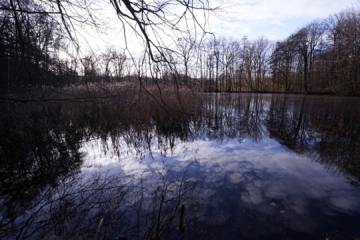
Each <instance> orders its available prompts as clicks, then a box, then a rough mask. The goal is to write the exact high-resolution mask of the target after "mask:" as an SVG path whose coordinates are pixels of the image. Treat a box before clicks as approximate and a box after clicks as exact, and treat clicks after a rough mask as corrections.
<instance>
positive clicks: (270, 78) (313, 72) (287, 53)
mask: <svg viewBox="0 0 360 240" xmlns="http://www.w3.org/2000/svg"><path fill="white" fill-rule="evenodd" d="M71 41H72V39H71V37H69V35H68V34H67V29H66V28H64V26H63V25H62V24H61V23H60V22H59V21H58V19H56V17H54V15H53V14H51V13H49V12H48V11H47V9H46V8H45V7H44V6H42V5H41V4H37V3H36V1H33V0H26V1H1V2H0V87H1V92H11V91H12V90H16V89H24V88H25V89H28V88H38V87H43V86H49V85H50V86H56V87H62V86H73V85H76V84H84V83H91V82H101V83H114V82H126V81H136V80H141V83H142V84H144V85H151V84H154V83H156V84H158V83H163V84H173V83H174V84H175V85H176V86H179V85H181V86H187V87H190V88H191V89H196V90H198V91H206V92H287V93H307V94H315V93H321V94H338V95H360V12H359V11H357V10H348V11H345V12H342V13H339V14H337V15H334V16H331V17H329V18H327V19H325V20H318V21H314V22H312V23H310V24H308V25H306V26H305V27H303V28H301V29H299V30H298V31H296V32H295V33H294V34H292V35H291V36H289V37H288V38H286V39H285V40H283V41H279V42H276V43H273V42H271V41H269V40H267V39H265V38H260V39H258V40H255V41H250V40H248V39H247V38H246V37H242V38H240V40H231V39H225V38H214V37H212V36H211V37H207V38H205V39H202V41H198V40H195V38H193V37H191V36H189V37H184V38H182V39H179V40H178V42H177V46H176V49H174V50H173V51H172V53H171V54H172V55H171V57H169V59H171V62H170V61H169V62H156V61H152V60H151V59H148V60H146V59H145V60H144V59H143V58H139V59H134V58H132V57H130V55H129V54H127V51H126V50H125V49H113V48H109V49H107V50H106V51H105V52H104V53H99V54H96V55H95V54H90V55H87V56H82V57H75V56H74V57H71V55H70V54H67V55H66V57H61V55H64V54H62V53H65V52H67V50H68V49H69V45H70V44H71Z"/></svg>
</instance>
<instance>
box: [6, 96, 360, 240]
mask: <svg viewBox="0 0 360 240" xmlns="http://www.w3.org/2000/svg"><path fill="white" fill-rule="evenodd" d="M129 101H130V100H128V99H126V98H125V99H124V98H122V99H120V98H113V99H109V100H104V101H96V102H93V101H92V102H81V103H71V102H62V103H42V104H39V103H28V104H13V103H2V104H1V109H2V113H1V115H0V136H2V137H1V138H0V173H1V174H0V195H1V200H0V210H1V212H0V214H1V215H0V238H5V239H26V238H30V239H52V238H63V239H91V238H94V239H96V238H97V239H114V238H121V237H122V238H124V239H174V238H177V237H179V238H180V237H181V238H189V239H194V238H196V237H200V238H202V237H206V238H208V239H217V238H221V237H223V238H228V239H231V238H233V239H236V237H242V238H243V239H247V238H250V239H256V238H261V236H267V237H268V238H276V237H284V236H290V238H294V239H296V238H303V237H305V238H306V237H308V238H311V237H314V238H316V237H322V236H324V234H325V235H326V234H330V235H331V236H335V237H336V234H335V233H333V232H332V230H331V228H332V227H333V226H337V225H336V224H339V225H341V229H343V230H342V232H341V234H340V236H342V237H343V236H353V235H354V234H358V232H356V231H355V230H354V228H353V225H352V224H349V222H348V221H344V224H345V225H346V226H344V225H343V224H342V223H339V221H340V219H351V221H353V220H354V219H359V216H360V213H359V212H357V211H358V210H359V209H358V208H357V207H358V206H354V209H355V210H354V211H355V212H353V213H352V214H350V216H349V215H347V214H343V213H341V214H340V213H338V212H336V214H337V215H336V217H334V216H333V217H332V218H330V219H331V220H324V219H323V218H324V217H325V216H326V214H325V212H329V211H330V210H329V209H328V208H327V207H324V206H326V204H325V205H324V204H323V206H322V207H318V205H317V204H318V203H315V201H311V203H312V206H311V208H313V211H312V212H311V214H310V215H308V216H305V215H304V213H302V219H305V220H306V219H307V218H314V215H317V216H318V219H317V220H319V221H321V222H322V223H323V224H320V225H319V226H318V228H315V229H316V232H308V231H305V230H304V229H303V228H305V227H303V228H301V227H299V226H298V225H296V227H294V226H293V225H292V226H288V225H291V224H290V223H289V222H291V221H292V220H289V219H286V218H282V217H281V216H280V217H279V216H277V215H274V214H275V213H274V210H269V208H268V207H265V208H264V206H263V205H259V204H260V202H261V201H260V200H259V194H260V192H259V191H260V190H261V189H262V188H263V187H265V186H268V184H270V185H269V186H268V189H271V188H273V187H274V183H276V184H277V181H280V184H281V183H284V186H286V185H287V184H288V185H289V188H291V187H297V188H299V190H301V186H299V185H295V183H292V182H291V181H290V180H293V179H294V178H295V177H296V176H297V175H296V174H297V173H296V172H294V174H293V176H295V177H293V176H290V175H289V176H288V177H284V176H283V175H281V174H288V173H289V172H290V170H289V169H285V166H287V167H289V166H290V165H287V164H289V163H291V161H295V163H291V164H297V163H296V162H297V160H295V159H300V160H301V159H303V158H307V159H310V160H311V161H314V160H315V162H316V164H319V165H315V162H313V163H311V161H310V162H306V164H310V165H309V166H310V167H312V169H315V170H314V171H315V172H316V171H317V172H320V173H323V171H325V170H321V171H320V170H318V169H320V168H321V166H326V167H325V169H328V168H330V169H333V170H336V171H338V172H339V173H341V174H342V175H343V176H344V177H345V178H347V179H350V182H351V183H352V184H353V186H356V185H357V183H358V182H359V179H360V172H359V171H360V165H359V159H358V156H359V154H360V152H359V151H360V150H359V149H360V139H359V136H360V125H359V124H358V122H359V120H360V110H359V109H354V106H357V104H358V100H357V99H351V98H329V97H303V96H284V95H246V94H243V95H225V94H224V95H215V94H210V95H203V96H201V97H191V98H183V101H182V103H181V105H179V104H178V103H177V101H176V99H174V98H171V97H168V99H167V102H168V103H169V106H168V107H166V108H165V109H164V107H157V106H158V105H157V104H155V102H152V101H151V99H141V100H139V101H137V102H135V103H133V102H129ZM129 106H131V107H129ZM170 106H171V107H170ZM176 109H178V110H176ZM92 142H95V143H101V151H102V153H98V155H94V153H95V152H96V149H95V148H94V147H89V146H91V143H92ZM275 143H276V144H275ZM213 144H215V145H213ZM277 144H278V145H277ZM194 146H198V147H194ZM269 149H271V150H272V151H273V152H272V153H275V154H276V153H279V158H278V159H281V158H283V157H284V156H287V159H286V161H284V162H281V164H282V167H283V168H284V169H285V170H286V171H285V172H284V171H283V170H279V169H276V171H275V170H274V169H275V168H274V166H277V165H276V164H277V162H275V160H277V159H274V161H273V160H271V159H267V157H266V156H265V155H261V154H268V153H267V151H269ZM192 150H194V152H193V153H191V151H192ZM187 151H188V152H187ZM206 151H207V152H206ZM204 152H205V153H204ZM92 154H93V155H92ZM246 154H250V155H246ZM251 154H252V155H251ZM281 154H282V155H281ZM286 154H287V155H286ZM100 155H101V156H102V157H103V158H99V159H100V160H99V159H97V158H98V157H99V156H100ZM91 156H93V158H95V162H96V163H97V164H98V165H99V166H100V167H99V168H97V167H96V166H94V164H93V163H91V161H90V162H89V158H90V157H91ZM247 156H251V158H253V159H250V160H246V157H247ZM257 157H259V161H258V160H256V159H255V158H257ZM110 158H114V159H117V160H116V161H115V164H114V165H110V166H109V167H108V168H105V167H104V165H105V164H106V161H108V160H109V159H110ZM212 158H217V159H215V160H211V159H212ZM290 158H293V159H294V160H291V159H290ZM134 159H137V160H134ZM186 159H188V160H186ZM102 160H104V162H102ZM260 160H261V161H260ZM300 160H299V161H300ZM122 161H125V163H122ZM132 161H133V162H132ZM135 161H140V162H139V164H142V165H146V166H147V167H148V166H150V165H155V166H161V167H160V168H157V167H155V168H154V167H153V166H152V167H151V168H139V169H138V170H137V171H135V172H131V173H130V172H129V171H127V169H126V168H124V167H122V166H125V165H121V164H128V165H131V164H134V163H135ZM210 161H215V162H212V163H211V164H210ZM281 161H282V160H281ZM301 161H303V160H301ZM117 162H118V163H119V164H117ZM262 164H269V165H265V167H263V166H262ZM270 164H272V165H270ZM301 164H302V165H304V166H305V167H306V166H307V165H306V164H305V162H304V163H302V162H301ZM302 165H301V166H302ZM134 166H135V165H134ZM229 166H230V167H229ZM231 166H232V167H231ZM299 166H300V165H299ZM280 167H281V166H280ZM305 167H304V169H305ZM105 169H106V171H105ZM280 169H281V168H280ZM321 169H322V168H321ZM310 170H311V169H310ZM310 170H309V171H310ZM221 174H223V175H221ZM326 174H327V175H326V176H328V178H329V179H330V178H331V179H333V177H332V176H333V173H331V172H329V173H326ZM304 176H305V175H301V176H300V175H299V176H298V177H299V178H300V179H301V180H302V181H303V180H305V179H303V178H304ZM324 176H325V175H324ZM334 176H335V175H334ZM281 177H284V179H281ZM279 179H280V180H279ZM334 179H337V178H335V177H334ZM314 181H315V182H314V183H313V184H314V185H316V184H320V183H319V182H316V181H318V180H317V179H314ZM336 181H340V180H336ZM304 182H306V181H304ZM285 183H286V184H285ZM259 184H260V185H259ZM291 184H293V185H291ZM321 184H323V183H321ZM341 184H343V183H341ZM341 184H340V185H339V186H343V185H341ZM344 184H346V183H344ZM306 186H307V185H306ZM319 186H323V187H324V186H325V187H326V186H327V185H319ZM344 186H345V185H344ZM311 187H312V188H314V189H317V188H316V187H318V186H316V187H314V186H311ZM311 187H310V188H309V191H310V190H312V189H311ZM278 188H279V187H278ZM289 188H286V189H285V187H284V188H280V190H281V191H283V192H284V191H285V192H287V194H290V193H291V191H290V190H289ZM345 188H346V189H350V190H349V191H355V192H356V194H355V195H354V196H351V198H354V197H355V198H356V199H357V200H360V198H357V197H360V196H359V194H358V193H359V190H358V189H357V188H356V187H354V188H352V187H351V186H347V185H346V187H345ZM354 189H356V190H354ZM280 190H279V189H277V191H280ZM335 190H336V191H335ZM337 190H338V189H335V187H334V188H333V189H332V190H331V191H335V193H337ZM261 191H263V190H261ZM265 191H266V190H265ZM304 191H307V190H304ZM254 194H255V195H254ZM261 194H265V195H266V192H265V193H264V192H263V193H261ZM272 194H273V193H272ZM306 194H307V193H303V195H304V196H305V195H306ZM265 195H264V196H265ZM270 195H271V194H270ZM256 196H257V197H256ZM264 196H263V197H264ZM287 196H288V197H289V196H290V195H287ZM304 196H299V195H296V194H293V195H291V196H290V198H294V199H292V200H293V201H294V202H299V201H300V200H301V199H302V198H301V197H303V198H305V197H304ZM306 196H307V195H306ZM236 197H238V198H236ZM256 199H257V200H256ZM239 201H240V202H239ZM249 201H250V202H249ZM266 201H269V203H270V205H271V206H275V205H276V206H282V205H283V207H284V208H285V207H286V206H285V205H286V204H287V203H286V201H287V200H285V199H283V198H281V197H278V198H276V197H274V195H272V197H269V196H268V195H266ZM289 201H290V200H289ZM294 202H292V203H291V204H294ZM255 203H256V204H255ZM288 204H290V203H288ZM291 204H290V205H291ZM338 205H339V204H338ZM214 207H215V208H216V209H217V210H215V208H214ZM261 209H263V210H261ZM260 210H261V211H260ZM280 211H281V212H282V211H285V210H280ZM319 211H320V212H319ZM265 212H266V213H265ZM215 213H216V214H215ZM239 213H241V214H240V215H239ZM331 213H332V214H334V210H333V209H331ZM214 214H215V215H214ZM293 214H295V213H293ZM298 214H299V213H298ZM295 217H296V216H287V218H291V219H293V218H294V219H295ZM221 219H222V220H221ZM225 219H226V220H225ZM261 219H263V220H261ZM266 219H268V220H266ZM229 221H230V222H229ZM287 221H288V222H287ZM332 221H333V222H332ZM267 224H268V225H270V226H271V230H269V231H267V230H266V231H265V230H264V229H262V226H265V225H267ZM334 224H335V225H334ZM303 225H304V226H306V224H305V223H304V224H303ZM275 226H276V227H275ZM311 229H312V231H314V228H311ZM344 229H345V230H346V231H345V230H344ZM256 231H257V232H256ZM261 234H263V235H261ZM334 234H335V235H334Z"/></svg>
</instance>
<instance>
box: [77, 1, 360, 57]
mask: <svg viewBox="0 0 360 240" xmlns="http://www.w3.org/2000/svg"><path fill="white" fill-rule="evenodd" d="M209 2H210V5H211V6H212V7H220V9H219V10H217V11H215V12H213V13H211V14H210V17H209V29H210V31H211V32H213V33H215V34H216V36H217V37H226V38H230V39H241V38H242V37H243V36H244V35H246V36H247V37H248V38H249V39H250V40H255V39H257V38H259V37H265V38H267V39H269V40H271V41H280V40H283V39H285V38H286V37H288V36H289V35H290V34H292V33H294V32H295V31H296V30H297V29H299V28H300V27H302V26H305V25H306V24H307V23H309V22H311V21H313V20H316V19H324V18H327V17H328V16H330V15H333V14H336V13H339V12H341V11H343V10H346V9H350V8H356V9H359V8H360V0H209ZM95 3H97V4H98V6H95V8H96V9H100V10H99V11H98V12H97V16H99V17H98V18H99V20H100V21H101V22H102V23H105V24H101V26H102V28H101V29H96V30H94V29H92V30H88V29H86V28H84V27H81V28H79V30H80V31H79V32H80V33H81V34H80V35H82V37H81V38H82V39H83V40H82V41H85V42H86V44H85V45H87V46H89V47H90V48H89V49H91V50H92V51H93V52H104V51H105V49H106V48H109V47H112V48H115V49H122V48H124V46H125V42H124V32H123V30H122V27H121V26H122V25H121V24H120V21H119V20H118V19H117V16H116V13H115V10H114V8H113V7H112V6H111V5H110V4H109V3H108V2H107V3H104V2H95ZM100 3H101V4H100ZM175 38H176V37H175ZM127 40H128V44H129V45H130V46H128V47H130V49H131V51H135V52H136V51H138V50H140V49H143V43H140V42H139V41H138V39H137V38H136V36H135V35H134V34H133V33H131V31H130V32H128V33H127ZM165 42H170V41H167V40H165Z"/></svg>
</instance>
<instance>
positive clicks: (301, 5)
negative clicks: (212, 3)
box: [211, 0, 360, 41]
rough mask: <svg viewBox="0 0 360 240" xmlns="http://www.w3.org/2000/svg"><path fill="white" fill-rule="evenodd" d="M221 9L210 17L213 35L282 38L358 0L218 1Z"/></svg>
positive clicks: (354, 4)
mask: <svg viewBox="0 0 360 240" xmlns="http://www.w3.org/2000/svg"><path fill="white" fill-rule="evenodd" d="M218 2H219V4H220V6H221V8H222V11H220V12H219V13H216V14H215V16H213V18H212V19H211V27H212V30H213V31H214V32H215V33H217V35H221V36H226V37H230V38H235V39H236V38H238V36H239V35H247V36H248V37H249V38H250V39H256V38H259V37H262V36H263V37H266V38H268V39H270V40H273V41H277V40H282V39H284V38H286V37H287V36H289V35H290V34H291V33H293V32H295V31H296V30H297V29H299V28H300V27H302V26H304V25H306V24H307V23H309V22H311V21H313V20H316V19H323V18H327V17H328V16H330V15H333V14H335V13H338V12H341V11H343V10H346V9H349V8H358V7H359V6H360V1H359V0H219V1H218Z"/></svg>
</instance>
